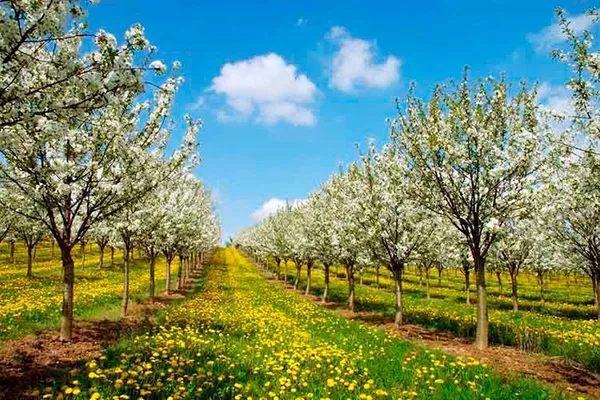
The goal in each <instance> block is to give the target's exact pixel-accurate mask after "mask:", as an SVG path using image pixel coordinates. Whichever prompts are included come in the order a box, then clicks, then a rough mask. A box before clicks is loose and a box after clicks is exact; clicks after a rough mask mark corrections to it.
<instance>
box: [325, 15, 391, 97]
mask: <svg viewBox="0 0 600 400" xmlns="http://www.w3.org/2000/svg"><path fill="white" fill-rule="evenodd" d="M326 37H327V39H328V40H329V41H331V42H332V43H333V44H334V45H335V46H336V48H337V50H336V52H335V53H334V55H333V59H332V61H331V71H330V74H331V76H330V82H329V85H330V86H331V87H332V88H335V89H338V90H341V91H342V92H352V91H354V90H355V88H356V87H359V86H362V87H375V88H385V87H388V86H390V85H392V84H394V83H396V82H397V81H398V80H399V79H400V66H401V64H402V62H401V61H400V59H399V58H397V57H395V56H393V55H389V56H387V58H386V59H385V61H384V62H383V63H381V64H378V63H376V62H375V61H374V59H375V56H376V55H377V46H376V44H375V42H374V41H368V40H363V39H357V38H354V37H352V35H350V32H348V31H347V30H346V28H344V27H341V26H334V27H333V28H331V30H330V31H329V32H328V33H327V36H326Z"/></svg>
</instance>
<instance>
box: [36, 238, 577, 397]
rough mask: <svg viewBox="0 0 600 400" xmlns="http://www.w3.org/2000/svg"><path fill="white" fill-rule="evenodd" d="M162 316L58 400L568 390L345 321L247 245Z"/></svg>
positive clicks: (58, 391)
mask: <svg viewBox="0 0 600 400" xmlns="http://www.w3.org/2000/svg"><path fill="white" fill-rule="evenodd" d="M212 262H213V264H214V266H212V267H209V268H207V269H206V270H205V276H204V279H202V281H201V282H202V283H201V286H202V288H201V290H200V291H199V292H197V293H196V294H195V295H193V296H192V297H191V298H189V299H186V300H184V301H181V302H180V303H178V304H176V305H174V306H172V307H170V308H169V309H167V311H166V312H164V313H163V314H162V315H161V316H160V317H159V320H160V321H161V322H160V323H157V325H156V326H155V327H154V328H152V329H150V330H149V331H148V332H147V333H145V334H141V335H136V336H133V337H131V338H129V339H127V340H124V341H122V342H120V343H119V345H118V346H116V347H114V348H111V349H110V350H108V351H107V352H106V353H105V355H104V356H102V357H99V358H97V359H93V360H89V361H88V362H87V363H86V364H85V366H84V367H83V368H82V369H79V370H75V371H72V376H71V377H70V379H69V380H68V381H67V382H64V385H62V386H60V387H54V388H46V389H45V390H44V389H42V390H41V392H40V393H39V396H41V397H45V398H54V399H70V398H86V399H94V400H98V399H144V400H148V399H173V400H175V399H191V398H199V399H214V398H232V399H247V400H250V399H273V400H278V399H311V398H314V399H348V398H356V399H378V398H381V399H387V398H397V399H399V398H402V399H449V398H452V399H492V398H493V399H519V398H521V399H561V398H566V396H567V395H566V394H563V393H559V392H557V391H552V390H549V389H548V388H545V387H543V386H542V385H541V384H539V383H538V382H535V381H532V380H527V379H518V378H514V379H510V380H508V381H506V380H505V379H503V378H501V377H500V376H498V375H496V374H495V373H494V372H493V371H492V370H491V369H490V368H488V367H487V366H485V365H482V364H481V363H480V362H478V361H477V360H474V359H461V358H454V357H450V356H448V355H446V354H443V353H441V352H437V351H430V350H427V349H424V348H421V347H417V346H415V345H412V344H409V343H407V342H404V341H401V340H399V339H397V338H395V337H393V336H391V335H390V334H388V333H386V332H384V331H381V330H378V329H376V328H372V327H367V326H364V325H361V324H359V323H356V322H351V321H348V320H346V319H343V318H341V317H339V316H337V315H336V314H334V313H332V312H331V311H328V310H326V309H323V308H321V307H319V306H317V305H315V304H313V303H312V302H311V301H310V300H308V299H306V298H303V297H302V296H299V295H295V294H293V293H289V292H286V291H285V290H283V289H282V288H281V287H279V286H276V285H272V284H270V283H269V282H268V281H267V280H266V278H264V277H263V276H262V275H260V274H259V272H258V270H257V269H256V268H255V267H254V266H252V265H251V264H250V263H249V262H248V261H247V260H246V259H245V258H244V257H243V256H242V255H241V254H240V253H239V252H238V251H236V250H235V249H232V248H228V249H223V250H219V251H218V252H217V253H216V254H214V256H213V259H212Z"/></svg>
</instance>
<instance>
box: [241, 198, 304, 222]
mask: <svg viewBox="0 0 600 400" xmlns="http://www.w3.org/2000/svg"><path fill="white" fill-rule="evenodd" d="M304 202H306V200H305V199H296V200H282V199H278V198H275V197H273V198H270V199H269V200H267V201H265V202H264V203H263V205H262V206H260V208H259V209H258V210H255V211H254V212H253V213H252V215H251V217H252V219H253V220H254V221H255V222H260V221H262V220H263V219H265V218H267V217H268V216H269V215H272V214H275V213H276V212H277V211H279V210H281V209H283V208H285V207H286V205H288V204H290V205H291V206H292V207H295V206H298V205H300V204H302V203H304Z"/></svg>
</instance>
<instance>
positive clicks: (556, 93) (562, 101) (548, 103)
mask: <svg viewBox="0 0 600 400" xmlns="http://www.w3.org/2000/svg"><path fill="white" fill-rule="evenodd" d="M538 100H539V102H540V104H541V105H542V107H543V108H545V109H546V110H548V111H551V112H552V113H554V114H557V115H559V116H562V117H570V116H573V115H574V109H573V102H572V93H571V91H570V90H569V89H568V88H567V87H566V86H556V85H552V84H551V83H549V82H542V83H541V84H540V86H539V88H538Z"/></svg>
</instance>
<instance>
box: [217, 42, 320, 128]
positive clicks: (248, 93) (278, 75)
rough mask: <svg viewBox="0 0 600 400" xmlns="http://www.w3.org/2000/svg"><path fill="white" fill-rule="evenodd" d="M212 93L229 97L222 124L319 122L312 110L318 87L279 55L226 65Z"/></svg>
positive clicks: (299, 123)
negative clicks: (250, 120) (242, 120)
mask: <svg viewBox="0 0 600 400" xmlns="http://www.w3.org/2000/svg"><path fill="white" fill-rule="evenodd" d="M209 91H212V92H214V93H217V94H220V95H223V96H225V102H226V103H227V107H226V109H224V110H220V111H219V112H218V113H217V117H218V118H219V120H221V121H230V120H235V119H249V118H251V119H254V120H255V121H256V122H261V123H264V124H267V125H273V124H276V123H278V122H287V123H289V124H292V125H306V126H311V125H314V124H315V123H316V118H315V115H314V113H313V111H312V109H311V108H310V104H311V103H312V102H313V101H314V100H315V96H316V94H317V88H316V86H315V84H314V83H313V82H311V80H310V79H308V77H307V76H306V75H304V74H300V73H297V68H296V66H295V65H291V64H288V63H286V62H285V60H284V59H283V58H282V57H281V56H279V55H277V54H275V53H269V54H265V55H260V56H256V57H253V58H250V59H248V60H242V61H238V62H234V63H227V64H225V65H223V67H221V73H220V75H219V76H217V77H215V78H214V79H213V81H212V85H211V86H210V88H209Z"/></svg>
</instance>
